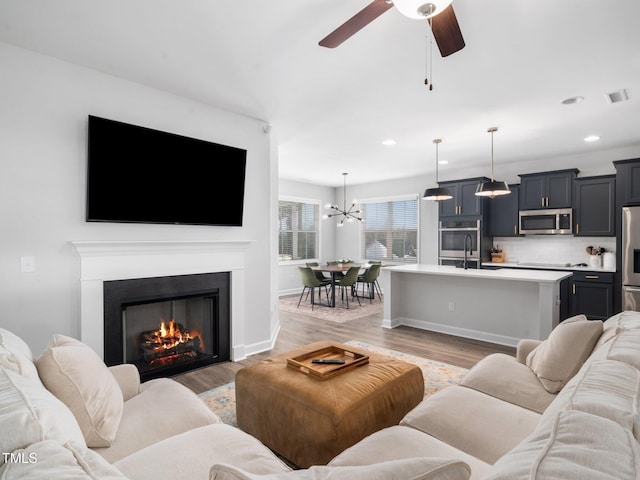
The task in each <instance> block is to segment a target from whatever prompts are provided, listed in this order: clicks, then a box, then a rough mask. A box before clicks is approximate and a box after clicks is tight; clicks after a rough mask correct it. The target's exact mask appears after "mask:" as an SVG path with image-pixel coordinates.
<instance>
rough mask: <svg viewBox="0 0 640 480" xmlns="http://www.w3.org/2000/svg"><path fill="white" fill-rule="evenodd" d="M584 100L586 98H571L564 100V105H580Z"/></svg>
mask: <svg viewBox="0 0 640 480" xmlns="http://www.w3.org/2000/svg"><path fill="white" fill-rule="evenodd" d="M583 100H584V97H579V96H578V97H569V98H565V99H564V100H562V104H563V105H573V104H574V103H578V102H581V101H583Z"/></svg>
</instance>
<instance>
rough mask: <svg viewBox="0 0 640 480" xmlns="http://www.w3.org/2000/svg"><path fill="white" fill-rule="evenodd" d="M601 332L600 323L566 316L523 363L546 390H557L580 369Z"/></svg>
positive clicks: (584, 318)
mask: <svg viewBox="0 0 640 480" xmlns="http://www.w3.org/2000/svg"><path fill="white" fill-rule="evenodd" d="M601 334H602V322H599V321H591V320H587V317H585V316H584V315H576V316H575V317H571V318H568V319H567V320H565V321H564V322H562V323H560V325H558V326H557V327H556V328H554V329H553V331H552V332H551V334H550V335H549V338H547V339H546V340H545V341H544V342H542V343H541V344H540V345H538V346H537V347H536V348H534V349H533V350H532V351H531V352H530V353H529V355H527V360H526V365H527V367H529V368H530V369H531V370H532V371H533V372H534V373H535V374H536V376H537V377H538V379H539V380H540V383H542V386H543V387H544V389H545V390H546V391H547V392H549V393H557V392H559V391H560V390H561V389H562V387H564V386H565V385H566V384H567V382H568V381H569V380H571V377H573V376H574V375H575V374H576V373H577V372H578V370H580V367H581V366H582V364H583V363H584V362H585V360H586V359H587V358H588V357H589V355H590V354H591V351H592V350H593V347H594V345H595V343H596V341H597V340H598V338H599V337H600V335H601Z"/></svg>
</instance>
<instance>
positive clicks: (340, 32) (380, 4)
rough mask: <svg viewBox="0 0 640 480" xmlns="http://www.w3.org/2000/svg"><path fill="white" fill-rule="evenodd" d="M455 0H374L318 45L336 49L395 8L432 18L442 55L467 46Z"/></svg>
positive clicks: (435, 36) (407, 13)
mask: <svg viewBox="0 0 640 480" xmlns="http://www.w3.org/2000/svg"><path fill="white" fill-rule="evenodd" d="M451 2H452V0H431V1H430V2H426V3H425V0H373V2H371V3H370V4H369V5H367V6H366V7H364V8H363V9H362V10H360V11H359V12H358V13H356V14H355V15H354V16H353V17H351V18H350V19H349V20H347V21H346V22H345V23H343V24H342V25H340V26H339V27H338V28H337V29H335V30H334V31H333V32H331V33H330V34H329V35H327V36H326V37H325V38H323V39H322V40H320V42H319V45H320V46H322V47H327V48H335V47H337V46H338V45H340V44H342V43H343V42H344V41H345V40H347V39H348V38H349V37H351V36H352V35H353V34H355V33H356V32H358V31H360V30H361V29H363V28H364V27H366V26H367V25H368V24H369V23H371V22H373V21H374V20H375V19H376V18H378V17H379V16H380V15H382V14H383V13H384V12H386V11H387V10H389V9H390V8H392V7H394V6H395V7H396V8H397V9H398V11H399V12H400V13H402V14H403V15H405V16H407V17H409V18H415V19H430V23H431V30H432V32H433V36H434V38H435V40H436V43H437V45H438V49H439V50H440V54H441V55H442V56H443V57H447V56H449V55H451V54H452V53H456V52H457V51H458V50H462V49H463V48H464V45H465V43H464V38H462V32H461V31H460V26H459V25H458V19H457V18H456V14H455V13H454V11H453V5H451Z"/></svg>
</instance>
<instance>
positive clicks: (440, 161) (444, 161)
mask: <svg viewBox="0 0 640 480" xmlns="http://www.w3.org/2000/svg"><path fill="white" fill-rule="evenodd" d="M438 163H439V164H440V165H447V164H448V163H449V160H438Z"/></svg>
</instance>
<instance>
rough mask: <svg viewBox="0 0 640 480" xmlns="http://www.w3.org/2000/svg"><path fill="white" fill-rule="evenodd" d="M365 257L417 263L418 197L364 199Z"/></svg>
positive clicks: (363, 253) (363, 247)
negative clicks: (379, 199)
mask: <svg viewBox="0 0 640 480" xmlns="http://www.w3.org/2000/svg"><path fill="white" fill-rule="evenodd" d="M363 211H364V222H363V226H362V232H363V235H362V239H363V243H362V252H361V253H362V258H364V259H365V260H385V261H388V262H393V263H417V262H418V199H417V197H414V198H411V199H407V198H404V199H397V200H387V201H379V202H363Z"/></svg>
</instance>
